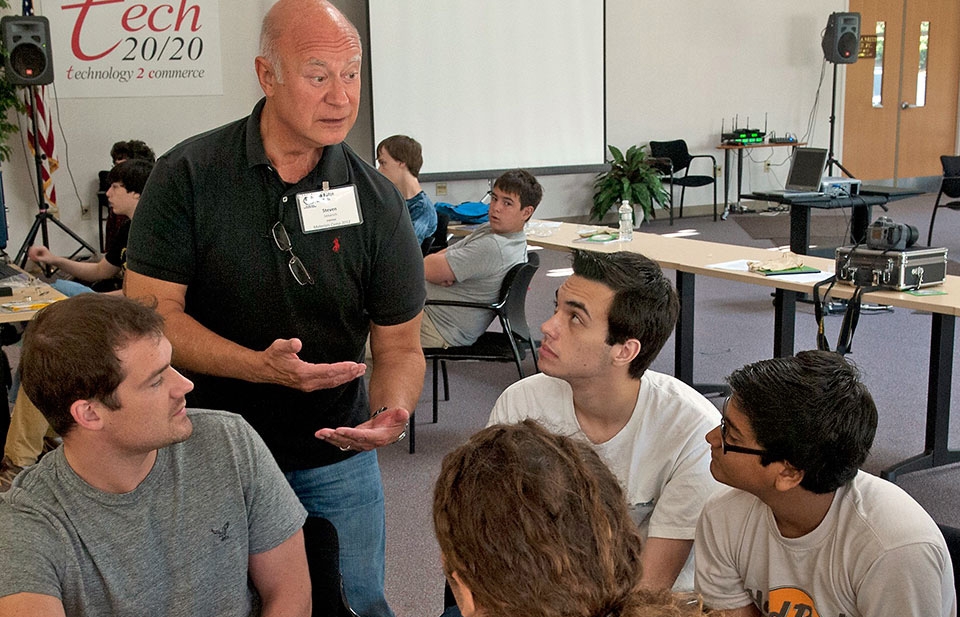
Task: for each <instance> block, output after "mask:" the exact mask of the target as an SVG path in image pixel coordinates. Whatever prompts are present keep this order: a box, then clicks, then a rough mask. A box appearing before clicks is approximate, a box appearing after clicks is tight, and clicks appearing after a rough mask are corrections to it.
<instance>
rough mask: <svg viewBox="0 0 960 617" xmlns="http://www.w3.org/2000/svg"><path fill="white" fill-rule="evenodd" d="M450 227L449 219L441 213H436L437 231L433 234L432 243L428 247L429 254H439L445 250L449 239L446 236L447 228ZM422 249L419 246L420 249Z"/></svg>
mask: <svg viewBox="0 0 960 617" xmlns="http://www.w3.org/2000/svg"><path fill="white" fill-rule="evenodd" d="M449 225H450V217H449V216H447V215H446V214H444V213H443V212H437V230H436V231H435V232H433V243H432V244H431V245H430V249H429V252H430V253H439V252H440V251H442V250H443V249H445V248H447V246H448V240H449V237H448V236H447V227H448V226H449ZM422 248H423V247H422V246H421V249H422Z"/></svg>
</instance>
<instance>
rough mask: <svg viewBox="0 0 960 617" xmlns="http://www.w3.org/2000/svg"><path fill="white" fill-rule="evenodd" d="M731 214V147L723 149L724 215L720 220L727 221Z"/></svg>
mask: <svg viewBox="0 0 960 617" xmlns="http://www.w3.org/2000/svg"><path fill="white" fill-rule="evenodd" d="M728 216H730V149H729V148H726V149H724V151H723V216H721V217H720V220H722V221H725V220H727V217H728Z"/></svg>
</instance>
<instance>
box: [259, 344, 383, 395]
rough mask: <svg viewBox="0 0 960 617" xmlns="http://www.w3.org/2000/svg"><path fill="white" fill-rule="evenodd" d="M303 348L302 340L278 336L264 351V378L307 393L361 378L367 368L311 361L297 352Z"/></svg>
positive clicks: (350, 364) (355, 363) (342, 363)
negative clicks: (304, 359) (304, 358)
mask: <svg viewBox="0 0 960 617" xmlns="http://www.w3.org/2000/svg"><path fill="white" fill-rule="evenodd" d="M302 348H303V343H302V342H301V341H300V339H296V338H292V339H277V340H275V341H274V342H273V343H272V344H271V345H270V346H269V347H267V348H266V349H265V350H264V351H263V352H262V353H263V357H264V364H265V368H266V375H265V376H264V377H265V379H264V381H265V382H267V383H276V384H280V385H283V386H287V387H290V388H296V389H297V390H302V391H304V392H313V391H314V390H323V389H326V388H336V387H337V386H341V385H343V384H345V383H347V382H350V381H353V380H354V379H356V378H357V377H361V376H362V375H363V374H364V373H365V372H366V371H367V365H366V364H358V363H357V362H336V363H334V364H311V363H309V362H304V361H303V360H301V359H300V357H299V356H298V355H297V354H298V353H300V350H301V349H302Z"/></svg>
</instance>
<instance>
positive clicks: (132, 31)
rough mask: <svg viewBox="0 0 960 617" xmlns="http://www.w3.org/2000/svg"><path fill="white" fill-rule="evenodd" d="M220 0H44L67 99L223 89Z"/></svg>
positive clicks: (59, 88) (60, 92)
mask: <svg viewBox="0 0 960 617" xmlns="http://www.w3.org/2000/svg"><path fill="white" fill-rule="evenodd" d="M219 4H220V3H219V0H57V1H55V2H51V1H50V0H47V1H46V2H44V3H43V6H44V11H43V15H45V16H46V17H47V18H48V19H49V20H50V35H51V39H52V40H51V41H50V43H51V47H52V51H53V68H54V75H55V77H54V85H55V86H56V92H57V96H59V97H62V98H92V97H122V96H195V95H207V94H214V95H216V94H222V93H223V84H222V76H221V68H220V6H219Z"/></svg>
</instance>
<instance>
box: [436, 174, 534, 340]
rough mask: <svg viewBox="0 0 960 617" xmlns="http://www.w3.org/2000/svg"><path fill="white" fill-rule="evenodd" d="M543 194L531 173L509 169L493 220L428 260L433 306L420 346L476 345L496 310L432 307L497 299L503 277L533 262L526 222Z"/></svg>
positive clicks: (493, 198) (497, 186) (496, 193)
mask: <svg viewBox="0 0 960 617" xmlns="http://www.w3.org/2000/svg"><path fill="white" fill-rule="evenodd" d="M542 197H543V187H541V186H540V183H539V182H537V179H536V178H534V177H533V175H532V174H530V172H528V171H526V170H523V169H515V170H513V171H508V172H506V173H504V174H503V175H501V176H500V177H499V178H497V180H496V182H494V184H493V190H492V191H491V192H490V215H489V216H490V219H489V222H488V223H484V224H483V225H481V226H480V227H479V228H478V229H477V230H476V231H474V232H473V233H472V234H470V235H469V236H467V237H466V238H464V239H463V240H461V241H460V242H457V243H456V244H454V245H453V246H451V247H450V248H448V249H445V250H443V251H440V252H439V253H434V254H432V255H428V256H427V257H426V258H425V259H424V260H423V270H424V276H425V277H426V279H427V306H425V307H424V309H423V321H422V322H421V323H420V345H421V346H423V347H451V346H461V345H470V344H472V343H473V342H474V341H476V340H477V339H478V338H479V337H480V335H481V334H483V332H484V331H485V330H486V329H487V326H489V325H490V322H491V321H492V320H493V313H492V312H490V311H486V310H483V309H474V308H465V307H458V306H436V305H430V303H429V302H430V300H460V301H465V302H479V303H484V304H487V303H493V302H496V301H497V298H498V296H499V295H500V285H501V284H502V283H503V277H504V276H506V274H507V272H508V271H509V270H510V268H512V267H513V266H515V265H517V264H519V263H523V262H525V261H526V260H527V236H526V234H525V233H524V231H523V226H524V224H525V223H526V222H527V221H528V220H530V217H531V216H533V211H534V210H535V209H536V208H537V206H538V205H539V204H540V199H541V198H542Z"/></svg>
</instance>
